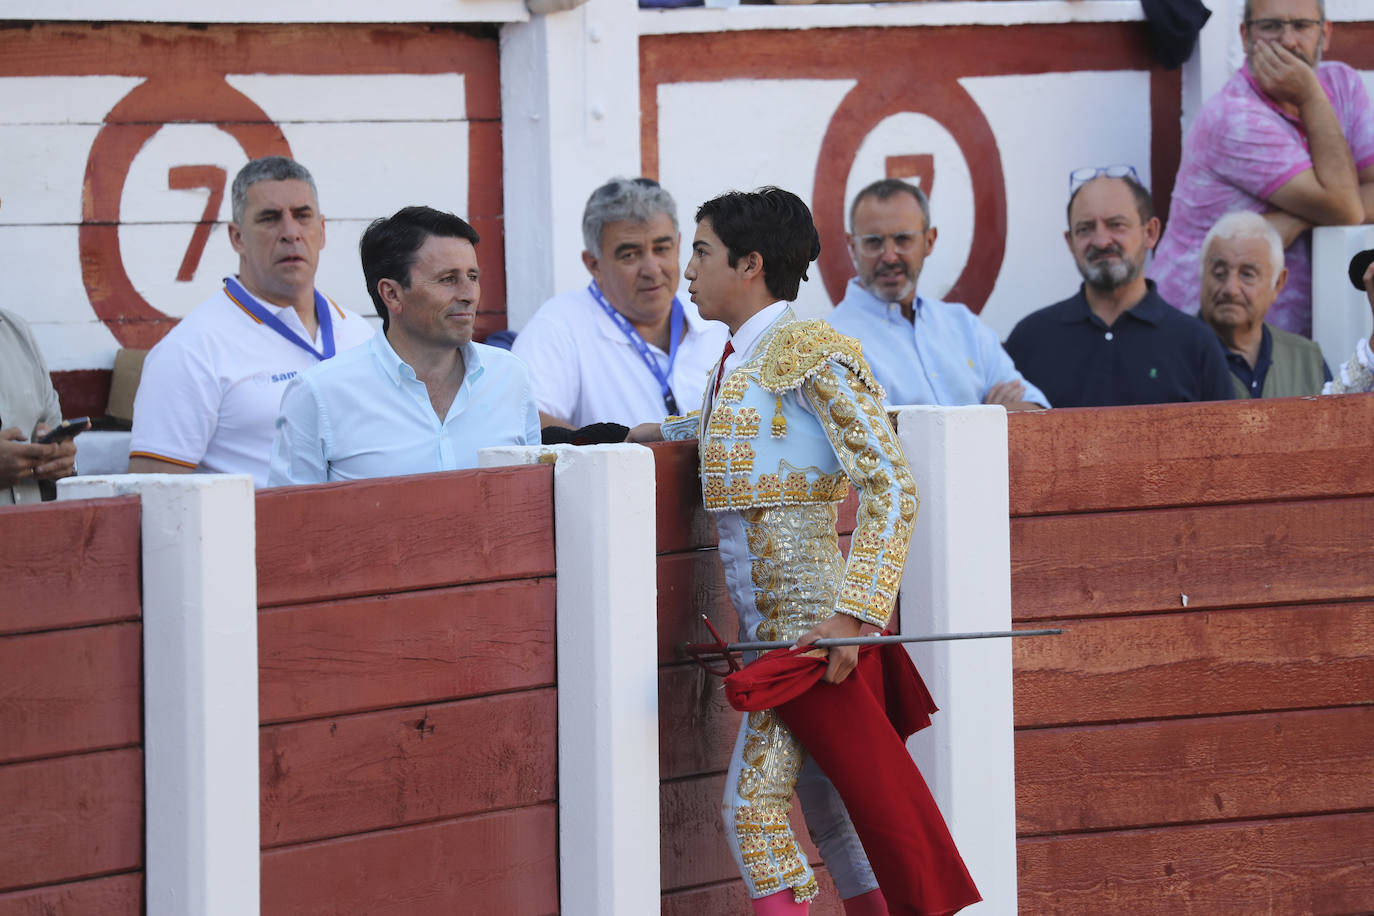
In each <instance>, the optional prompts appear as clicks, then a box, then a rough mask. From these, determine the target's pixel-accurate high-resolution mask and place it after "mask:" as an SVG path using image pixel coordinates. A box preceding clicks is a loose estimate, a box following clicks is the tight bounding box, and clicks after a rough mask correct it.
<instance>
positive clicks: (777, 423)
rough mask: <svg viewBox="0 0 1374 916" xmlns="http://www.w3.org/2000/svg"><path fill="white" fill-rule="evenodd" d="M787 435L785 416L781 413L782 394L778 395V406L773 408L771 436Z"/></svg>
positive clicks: (778, 437) (776, 437)
mask: <svg viewBox="0 0 1374 916" xmlns="http://www.w3.org/2000/svg"><path fill="white" fill-rule="evenodd" d="M786 435H787V418H786V417H784V416H783V415H782V395H778V406H777V407H776V408H775V409H774V410H773V438H774V439H781V438H782V437H783V436H786Z"/></svg>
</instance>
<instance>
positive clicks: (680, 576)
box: [658, 550, 739, 664]
mask: <svg viewBox="0 0 1374 916" xmlns="http://www.w3.org/2000/svg"><path fill="white" fill-rule="evenodd" d="M702 614H705V615H706V616H707V617H708V618H710V620H711V623H712V624H713V625H714V626H715V628H716V629H717V630H719V631H720V634H721V635H722V636H724V637H725V638H726V639H727V640H731V639H734V638H736V636H737V635H738V632H739V618H738V617H736V616H735V608H734V606H733V605H732V604H731V603H730V595H729V593H728V592H727V591H726V588H725V570H724V568H723V567H722V566H721V562H720V554H719V553H718V552H717V551H715V550H696V551H692V552H690V553H674V554H667V555H660V556H659V558H658V661H659V663H660V664H668V663H671V662H677V661H681V660H682V659H681V658H679V657H678V654H677V649H678V646H680V645H682V644H683V643H699V642H710V641H711V631H710V630H708V629H707V627H706V624H704V623H702V622H701V615H702Z"/></svg>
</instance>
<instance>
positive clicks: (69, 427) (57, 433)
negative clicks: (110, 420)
mask: <svg viewBox="0 0 1374 916" xmlns="http://www.w3.org/2000/svg"><path fill="white" fill-rule="evenodd" d="M90 428H91V418H90V417H73V418H72V419H70V420H63V421H62V422H61V423H59V424H57V425H56V426H54V427H53V428H52V429H50V430H48V431H47V432H46V433H44V434H43V435H41V436H39V437H38V444H39V445H52V444H53V443H54V442H65V441H67V440H68V439H70V438H71V437H72V436H75V435H76V434H77V433H81V432H85V431H86V430H88V429H90Z"/></svg>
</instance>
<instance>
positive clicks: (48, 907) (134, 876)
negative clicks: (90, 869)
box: [0, 872, 143, 916]
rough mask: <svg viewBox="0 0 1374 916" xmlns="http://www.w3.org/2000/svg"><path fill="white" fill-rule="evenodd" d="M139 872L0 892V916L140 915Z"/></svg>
mask: <svg viewBox="0 0 1374 916" xmlns="http://www.w3.org/2000/svg"><path fill="white" fill-rule="evenodd" d="M142 914H143V874H142V873H141V872H132V873H130V874H124V875H115V876H113V877H109V878H94V879H92V880H90V881H76V882H73V883H71V884H57V885H52V886H49V887H37V888H30V889H29V890H24V891H13V892H11V893H8V894H0V916H142Z"/></svg>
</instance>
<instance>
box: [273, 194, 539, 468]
mask: <svg viewBox="0 0 1374 916" xmlns="http://www.w3.org/2000/svg"><path fill="white" fill-rule="evenodd" d="M478 241H480V239H479V238H478V236H477V231H476V230H475V229H473V228H472V227H471V226H469V225H468V224H467V223H466V222H465V221H464V220H462V219H459V218H458V217H456V216H454V215H453V214H452V213H444V212H442V211H439V210H434V209H431V208H430V207H406V208H405V209H403V210H400V211H398V212H397V213H396V214H395V215H394V216H391V217H388V218H387V219H379V220H377V221H376V222H374V223H373V224H372V225H371V226H368V227H367V231H366V232H364V233H363V238H362V242H361V244H360V245H359V248H360V250H361V253H362V259H363V276H364V277H366V278H367V291H368V292H369V293H370V294H371V296H372V303H373V305H374V306H376V308H377V314H378V315H380V316H381V318H382V330H381V331H378V332H377V333H376V334H375V335H374V336H373V337H372V339H371V340H370V341H368V344H367V346H365V347H358V348H357V349H355V350H352V351H350V352H348V353H344V354H341V355H340V356H338V357H336V358H334V359H331V360H329V361H328V362H324V363H320V364H319V365H317V366H313V367H311V368H310V369H307V370H306V371H305V372H302V373H301V374H300V375H299V376H297V377H296V378H295V379H293V380H292V381H291V384H290V385H288V386H287V388H286V394H285V395H284V396H283V397H282V401H281V418H280V419H279V420H278V421H277V438H276V442H275V443H274V444H273V447H272V469H271V473H270V475H269V478H268V479H269V483H270V485H271V486H280V485H282V484H300V483H323V482H324V481H326V480H357V479H360V478H365V477H393V476H396V475H399V474H424V473H429V472H432V471H452V470H457V469H460V468H472V467H476V466H477V450H478V449H481V448H486V447H489V446H493V445H538V444H539V412H538V411H537V410H535V407H534V395H533V394H532V393H531V391H530V378H529V373H527V372H526V371H525V367H524V366H523V365H522V364H521V362H520V360H518V359H516V358H515V357H514V356H512V355H510V354H509V353H507V352H506V351H505V350H500V349H497V348H496V347H488V346H486V345H484V344H479V343H473V342H472V327H473V323H474V322H475V321H476V319H477V302H478V299H479V298H480V297H481V292H482V288H481V278H480V271H479V269H478V267H477V249H476V244H477V242H478Z"/></svg>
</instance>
